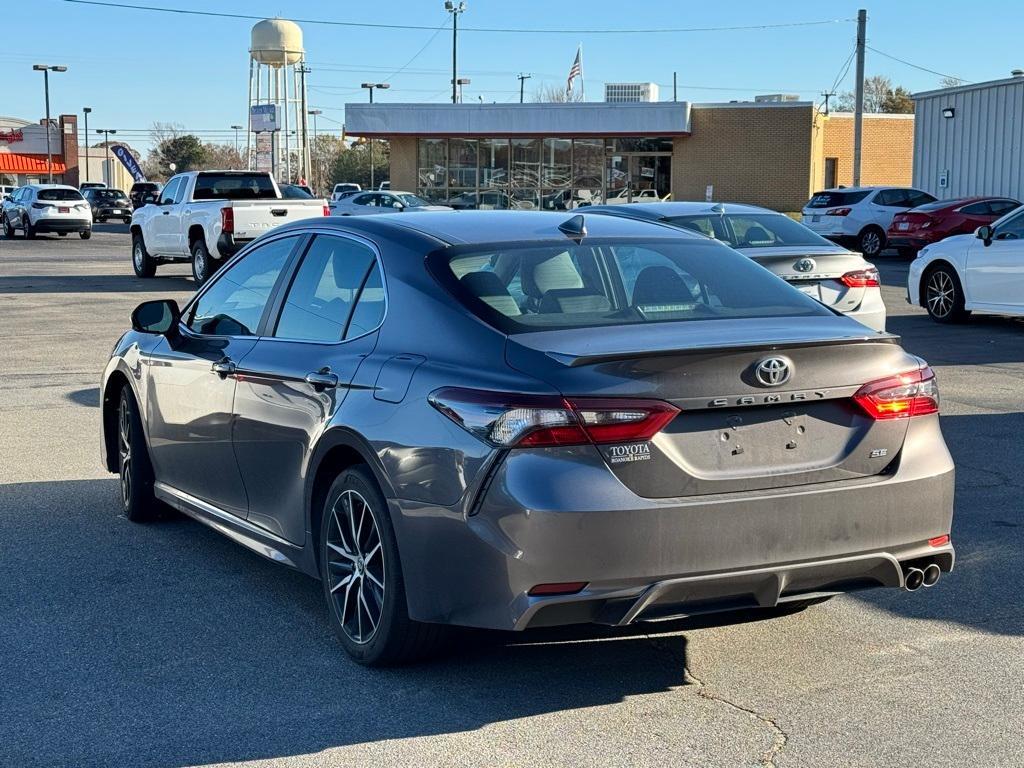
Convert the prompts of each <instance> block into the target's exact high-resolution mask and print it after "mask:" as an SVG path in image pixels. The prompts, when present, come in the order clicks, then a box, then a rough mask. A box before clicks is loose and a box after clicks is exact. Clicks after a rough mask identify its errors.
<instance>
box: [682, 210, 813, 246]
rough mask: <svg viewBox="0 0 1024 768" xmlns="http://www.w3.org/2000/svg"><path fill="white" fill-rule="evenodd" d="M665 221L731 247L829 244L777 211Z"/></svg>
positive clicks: (688, 217)
mask: <svg viewBox="0 0 1024 768" xmlns="http://www.w3.org/2000/svg"><path fill="white" fill-rule="evenodd" d="M666 221H667V222H668V223H669V224H675V225H676V226H682V227H686V228H687V229H693V230H695V231H697V232H701V233H702V234H705V235H708V236H709V237H713V238H715V239H716V240H722V241H723V242H725V243H726V244H728V245H730V246H731V247H733V248H772V247H779V246H787V247H788V246H804V245H806V246H820V245H831V243H829V242H828V241H827V240H826V239H825V238H823V237H821V236H820V235H817V234H815V233H814V232H812V231H811V230H809V229H808V228H807V227H805V226H804V225H803V224H799V223H797V222H795V221H793V220H792V219H791V218H789V217H788V216H783V215H782V214H779V213H743V214H740V213H736V214H730V213H726V214H721V215H716V216H706V215H705V216H676V217H674V218H670V219H666Z"/></svg>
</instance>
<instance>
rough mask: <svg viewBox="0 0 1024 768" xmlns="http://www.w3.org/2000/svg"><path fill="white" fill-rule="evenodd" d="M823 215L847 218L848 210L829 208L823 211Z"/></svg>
mask: <svg viewBox="0 0 1024 768" xmlns="http://www.w3.org/2000/svg"><path fill="white" fill-rule="evenodd" d="M825 215H826V216H849V215H850V209H849V208H829V209H828V210H827V211H825Z"/></svg>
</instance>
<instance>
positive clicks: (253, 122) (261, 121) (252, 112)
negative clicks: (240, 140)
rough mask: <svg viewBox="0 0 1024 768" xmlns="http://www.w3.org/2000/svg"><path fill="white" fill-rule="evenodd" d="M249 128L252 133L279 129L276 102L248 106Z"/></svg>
mask: <svg viewBox="0 0 1024 768" xmlns="http://www.w3.org/2000/svg"><path fill="white" fill-rule="evenodd" d="M249 130H251V131H252V132H253V133H263V132H265V131H279V130H281V119H280V115H279V114H278V109H277V104H256V105H254V106H252V107H249Z"/></svg>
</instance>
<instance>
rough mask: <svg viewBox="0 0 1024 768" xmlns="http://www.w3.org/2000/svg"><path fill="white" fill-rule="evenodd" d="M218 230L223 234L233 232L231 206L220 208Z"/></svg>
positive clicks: (233, 224) (232, 211)
mask: <svg viewBox="0 0 1024 768" xmlns="http://www.w3.org/2000/svg"><path fill="white" fill-rule="evenodd" d="M220 231H221V232H222V233H224V234H225V235H232V234H234V232H235V209H234V208H232V207H231V206H227V207H225V208H221V209H220Z"/></svg>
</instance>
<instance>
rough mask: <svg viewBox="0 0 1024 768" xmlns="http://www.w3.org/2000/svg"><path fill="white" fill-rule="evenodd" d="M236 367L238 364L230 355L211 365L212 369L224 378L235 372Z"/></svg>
mask: <svg viewBox="0 0 1024 768" xmlns="http://www.w3.org/2000/svg"><path fill="white" fill-rule="evenodd" d="M236 367H237V366H235V363H234V361H233V360H232V359H231V358H230V357H224V358H221V359H220V360H218V361H217V362H215V363H214V364H213V365H211V366H210V370H211V371H213V372H214V373H216V374H217V375H218V376H220V377H221V378H222V379H226V378H227V377H228V376H231V375H233V374H234V372H235V368H236Z"/></svg>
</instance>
